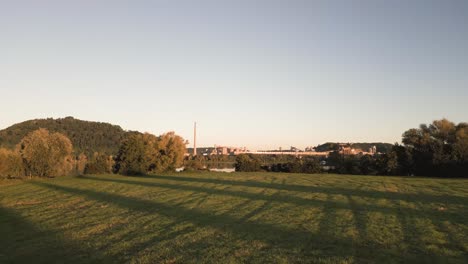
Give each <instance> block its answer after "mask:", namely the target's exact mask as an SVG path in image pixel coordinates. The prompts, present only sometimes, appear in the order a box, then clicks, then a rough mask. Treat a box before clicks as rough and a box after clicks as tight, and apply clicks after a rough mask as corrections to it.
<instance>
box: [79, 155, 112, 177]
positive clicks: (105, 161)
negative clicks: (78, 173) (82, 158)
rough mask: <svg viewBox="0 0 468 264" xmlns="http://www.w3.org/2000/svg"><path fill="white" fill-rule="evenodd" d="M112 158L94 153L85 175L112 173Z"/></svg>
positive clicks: (86, 167)
mask: <svg viewBox="0 0 468 264" xmlns="http://www.w3.org/2000/svg"><path fill="white" fill-rule="evenodd" d="M111 161H112V158H111V157H110V156H109V155H106V154H103V153H98V152H96V153H94V155H93V156H92V158H91V159H90V160H89V161H88V162H87V164H86V166H85V169H84V173H85V174H104V173H110V172H112V164H111V163H110V162H111Z"/></svg>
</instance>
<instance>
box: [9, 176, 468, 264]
mask: <svg viewBox="0 0 468 264" xmlns="http://www.w3.org/2000/svg"><path fill="white" fill-rule="evenodd" d="M467 187H468V181H466V180H462V179H430V178H400V177H375V176H345V175H301V174H268V173H235V174H223V173H182V174H179V173H178V174H172V175H158V176H147V177H125V176H119V175H102V176H85V177H63V178H56V179H45V180H27V181H24V182H15V183H13V184H12V183H7V184H2V185H0V263H4V262H6V263H8V262H18V263H21V262H24V263H31V260H33V262H34V263H51V262H65V263H89V262H95V263H103V262H108V263H116V262H133V263H203V262H208V263H238V262H249V263H291V262H293V263H294V262H301V263H303V262H312V263H363V262H375V263H394V262H400V263H401V262H404V263H467V262H468V254H467V252H468V221H467V220H468V208H467V206H468V188H467Z"/></svg>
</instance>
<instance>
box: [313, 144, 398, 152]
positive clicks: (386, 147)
mask: <svg viewBox="0 0 468 264" xmlns="http://www.w3.org/2000/svg"><path fill="white" fill-rule="evenodd" d="M343 144H349V146H350V147H352V148H354V149H361V150H363V151H368V150H369V149H370V148H372V147H373V146H375V147H376V148H377V152H380V153H389V152H390V151H391V150H392V147H393V145H392V144H389V143H382V142H376V143H338V142H327V143H324V144H320V145H318V146H316V147H315V148H314V149H315V151H317V152H325V151H337V150H339V149H340V146H341V145H343Z"/></svg>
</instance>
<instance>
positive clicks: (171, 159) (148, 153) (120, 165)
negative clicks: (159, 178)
mask: <svg viewBox="0 0 468 264" xmlns="http://www.w3.org/2000/svg"><path fill="white" fill-rule="evenodd" d="M184 154H185V141H184V140H183V138H182V137H180V136H178V135H176V134H175V133H174V132H169V133H166V134H163V135H161V136H159V137H156V136H154V135H152V134H149V133H145V134H138V133H134V134H131V135H130V136H128V137H127V139H125V140H124V141H123V142H122V145H121V147H120V150H119V153H118V154H117V157H116V159H115V162H116V164H115V171H116V172H119V173H122V174H126V175H137V174H144V173H155V172H161V171H171V170H175V169H176V168H179V167H181V166H182V165H183V162H184Z"/></svg>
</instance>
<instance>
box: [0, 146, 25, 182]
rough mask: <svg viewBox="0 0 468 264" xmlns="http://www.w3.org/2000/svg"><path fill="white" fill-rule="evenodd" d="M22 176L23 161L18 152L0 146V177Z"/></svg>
mask: <svg viewBox="0 0 468 264" xmlns="http://www.w3.org/2000/svg"><path fill="white" fill-rule="evenodd" d="M23 176H24V168H23V162H22V160H21V156H20V155H19V153H17V152H15V151H12V150H9V149H4V148H0V178H2V177H4V178H16V177H23Z"/></svg>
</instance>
